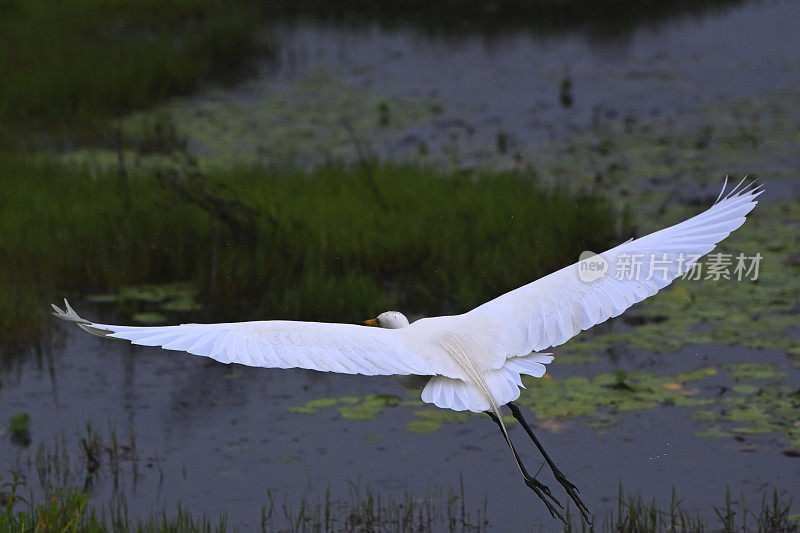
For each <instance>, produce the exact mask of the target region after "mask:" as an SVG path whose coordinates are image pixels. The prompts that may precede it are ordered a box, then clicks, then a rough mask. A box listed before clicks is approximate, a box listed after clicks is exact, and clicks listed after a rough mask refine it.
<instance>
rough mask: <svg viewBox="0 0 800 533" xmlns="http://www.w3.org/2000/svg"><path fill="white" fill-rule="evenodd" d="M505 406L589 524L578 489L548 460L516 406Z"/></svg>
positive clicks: (511, 404) (589, 514)
mask: <svg viewBox="0 0 800 533" xmlns="http://www.w3.org/2000/svg"><path fill="white" fill-rule="evenodd" d="M507 405H508V408H509V409H511V414H512V415H513V416H514V418H516V419H517V421H518V422H519V423H520V424H522V427H523V428H524V429H525V432H526V433H527V434H528V436H529V437H530V438H531V440H532V441H533V443H534V444H535V445H536V447H537V448H538V449H539V451H540V452H541V453H542V456H543V457H544V460H545V461H547V464H548V465H550V469H551V470H552V471H553V476H554V477H555V478H556V480H557V481H558V482H559V483H561V486H563V487H564V490H566V491H567V494H568V495H569V497H570V498H571V499H572V501H573V502H575V505H577V506H578V510H579V511H580V512H581V515H582V516H583V519H584V520H586V523H588V524H591V520H590V518H591V513H590V512H589V509H588V508H587V507H586V505H585V504H584V503H583V501H582V500H581V498H580V496H578V493H579V492H580V490H578V487H576V486H575V485H574V484H573V483H572V482H571V481H569V480H568V479H567V478H566V476H565V475H564V474H563V473H562V472H561V470H559V469H558V467H556V465H555V463H553V461H552V460H551V459H550V456H549V455H547V452H546V451H544V447H543V446H542V443H540V442H539V439H537V438H536V435H534V434H533V430H532V429H531V427H530V426H529V425H528V422H526V421H525V418H523V416H522V412H521V411H520V410H519V407H517V406H516V404H514V403H512V402H509V403H508V404H507Z"/></svg>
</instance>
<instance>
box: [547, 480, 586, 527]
mask: <svg viewBox="0 0 800 533" xmlns="http://www.w3.org/2000/svg"><path fill="white" fill-rule="evenodd" d="M553 475H554V476H555V478H556V481H558V482H559V483H561V486H562V487H564V490H565V491H566V492H567V495H568V496H569V497H570V499H571V500H572V501H573V502H575V505H577V506H578V510H579V511H580V512H581V515H582V516H583V519H584V520H586V523H587V524H589V525H591V524H592V520H591V517H592V514H591V513H590V512H589V509H588V508H587V507H586V504H585V503H583V500H581V497H580V496H578V493H579V492H580V489H578V487H576V486H575V484H574V483H572V482H571V481H570V480H568V479H567V478H566V477H565V476H564V474H562V473H561V471H560V470H554V471H553Z"/></svg>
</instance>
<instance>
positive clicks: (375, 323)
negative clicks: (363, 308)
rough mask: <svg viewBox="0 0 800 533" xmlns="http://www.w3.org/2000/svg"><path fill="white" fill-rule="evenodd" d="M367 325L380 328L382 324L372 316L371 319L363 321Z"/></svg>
mask: <svg viewBox="0 0 800 533" xmlns="http://www.w3.org/2000/svg"><path fill="white" fill-rule="evenodd" d="M363 324H364V325H365V326H372V327H373V328H379V327H380V324H378V319H377V318H370V319H369V320H365V321H364V323H363Z"/></svg>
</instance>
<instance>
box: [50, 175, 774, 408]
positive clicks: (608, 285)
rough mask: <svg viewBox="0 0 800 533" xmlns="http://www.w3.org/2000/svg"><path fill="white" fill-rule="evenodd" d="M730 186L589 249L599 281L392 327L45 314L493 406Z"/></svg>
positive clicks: (572, 273)
mask: <svg viewBox="0 0 800 533" xmlns="http://www.w3.org/2000/svg"><path fill="white" fill-rule="evenodd" d="M726 184H727V180H726ZM741 185H742V184H741V183H740V184H739V185H737V186H736V187H734V189H733V190H732V191H730V192H728V193H727V194H725V186H723V190H722V192H721V193H720V196H719V198H718V200H717V202H715V204H714V205H713V206H711V207H710V208H709V209H708V210H706V211H704V212H703V213H700V214H699V215H697V216H694V217H692V218H690V219H688V220H685V221H683V222H681V223H679V224H675V225H674V226H670V227H668V228H665V229H662V230H660V231H657V232H655V233H652V234H650V235H646V236H644V237H641V238H638V239H634V240H630V241H627V242H625V243H623V244H621V245H619V246H617V247H615V248H612V249H611V250H608V251H606V252H603V253H602V254H600V257H602V259H603V260H605V261H606V262H607V264H608V265H609V273H607V275H605V276H603V277H601V278H600V279H597V280H595V281H591V282H585V281H582V280H581V279H580V277H579V275H578V274H579V271H578V268H579V263H576V264H573V265H570V266H568V267H565V268H563V269H561V270H559V271H557V272H554V273H552V274H550V275H548V276H545V277H543V278H541V279H538V280H536V281H534V282H532V283H529V284H527V285H525V286H523V287H520V288H518V289H515V290H513V291H511V292H508V293H506V294H503V295H502V296H499V297H497V298H495V299H494V300H492V301H490V302H487V303H485V304H483V305H481V306H479V307H476V308H475V309H473V310H472V311H470V312H468V313H465V314H462V315H455V316H442V317H435V318H427V319H422V320H418V321H416V322H414V323H413V324H411V325H408V326H405V327H399V326H398V325H394V326H393V327H399V329H386V328H371V327H364V326H356V325H351V324H330V323H319V322H291V321H278V320H272V321H258V322H237V323H227V324H182V325H178V326H159V327H138V326H118V325H111V324H99V323H95V322H90V321H88V320H85V319H83V318H81V317H80V316H78V314H77V313H76V312H75V311H74V310H73V309H72V307H70V305H69V304H68V303H67V302H66V300H65V301H64V302H65V306H66V307H65V309H63V310H62V309H60V308H58V307H56V306H55V305H54V306H53V308H54V310H55V313H54V315H55V316H57V317H58V318H61V319H64V320H69V321H72V322H75V323H77V324H78V325H79V326H80V327H81V328H83V329H84V330H86V331H88V332H89V333H92V334H94V335H98V336H106V337H112V338H116V339H125V340H129V341H131V342H132V343H134V344H140V345H144V346H161V347H162V348H164V349H168V350H181V351H185V352H188V353H191V354H195V355H201V356H205V357H210V358H212V359H215V360H217V361H220V362H223V363H239V364H243V365H249V366H262V367H278V368H291V367H299V368H308V369H312V370H320V371H329V372H341V373H346V374H366V375H389V374H419V375H430V376H432V377H431V379H430V380H429V382H428V384H427V385H426V386H425V388H424V390H423V392H422V399H423V400H424V401H425V402H428V403H433V404H435V405H437V406H439V407H444V408H449V409H454V410H459V411H460V410H470V411H476V412H479V411H485V410H491V411H494V412H496V413H499V411H498V406H499V405H503V404H505V403H508V402H510V401H513V400H515V399H516V398H517V397H518V396H519V392H520V387H521V386H522V381H521V379H520V375H521V374H526V375H530V376H534V377H541V376H542V375H544V372H545V366H544V365H546V364H548V363H550V362H551V361H552V359H553V358H552V357H551V356H550V354H541V353H532V352H538V351H541V350H544V349H546V348H548V347H551V346H558V345H560V344H563V343H564V342H566V341H567V340H569V339H570V338H572V337H573V336H575V335H576V334H577V333H579V332H580V331H582V330H585V329H588V328H590V327H592V326H593V325H595V324H599V323H601V322H603V321H605V320H608V319H609V318H611V317H615V316H617V315H619V314H620V313H622V312H623V311H624V310H625V309H627V308H628V307H630V306H631V305H633V304H635V303H636V302H639V301H641V300H644V299H645V298H647V297H649V296H652V295H653V294H655V293H656V292H658V291H659V290H660V289H662V288H664V287H665V286H667V285H669V284H670V283H671V282H672V281H673V280H674V279H675V278H676V277H678V276H679V275H681V273H682V272H685V271H686V270H688V269H689V268H691V267H692V266H693V265H694V264H695V263H696V261H697V260H698V259H699V258H700V257H701V256H703V255H705V254H707V253H708V252H710V251H711V250H713V249H714V247H715V246H716V244H717V243H718V242H720V241H721V240H722V239H724V238H725V237H727V236H728V235H729V234H730V233H731V232H732V231H734V230H735V229H736V228H738V227H739V226H741V225H742V224H743V223H744V221H745V216H746V215H747V214H748V213H749V212H750V211H751V210H752V209H753V208H754V207H755V205H756V204H757V202H756V198H757V197H758V196H759V195H760V194H761V193H762V192H763V189H761V188H760V187H754V186H752V185H751V186H745V187H741ZM636 255H639V256H644V257H650V256H651V255H653V256H655V257H656V259H657V260H658V261H659V262H660V263H659V264H660V265H662V266H661V267H660V269H659V272H658V274H657V275H655V276H643V275H639V276H631V277H630V279H628V278H626V277H620V276H617V275H615V272H613V271H612V270H611V269H613V268H615V267H617V266H619V265H620V264H622V263H621V261H623V260H624V259H625V258H626V257H627V258H630V257H632V256H636ZM400 316H402V315H400ZM402 319H403V321H401V323H400V325H402V326H404V325H405V322H404V321H405V317H402ZM393 324H397V323H396V322H393Z"/></svg>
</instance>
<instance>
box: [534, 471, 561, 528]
mask: <svg viewBox="0 0 800 533" xmlns="http://www.w3.org/2000/svg"><path fill="white" fill-rule="evenodd" d="M525 484H526V485H527V486H528V487H530V489H531V490H533V492H534V493H536V495H537V496H538V497H539V499H540V500H542V501H543V502H544V504H545V505H546V506H547V510H548V511H550V516H552V517H553V518H558V519H559V520H561V521H562V522H564V524H565V525H567V521H566V520H564V516H563V515H562V514H561V512H559V510H558V509H556V507H555V506H554V505H553V503H555V504H556V505H558V507H559V508H561V509H563V508H564V506H563V505H561V502H560V501H558V500H557V499H556V497H555V496H553V495H552V494H551V493H550V489H549V488H548V487H547V485H545V484H543V483H540V482H538V481H536V480H535V479H534V478H532V477H525ZM548 498H549V499H548ZM550 500H553V502H552V503H551V502H550Z"/></svg>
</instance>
